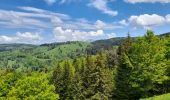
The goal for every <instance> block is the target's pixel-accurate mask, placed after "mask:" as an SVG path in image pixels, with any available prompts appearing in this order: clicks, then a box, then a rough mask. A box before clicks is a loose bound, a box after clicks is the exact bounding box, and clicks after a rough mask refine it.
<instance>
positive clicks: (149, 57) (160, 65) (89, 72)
mask: <svg viewBox="0 0 170 100" xmlns="http://www.w3.org/2000/svg"><path fill="white" fill-rule="evenodd" d="M55 66H56V67H55V69H54V70H53V71H52V72H47V71H44V72H43V71H41V72H39V73H38V72H27V73H22V72H20V73H16V72H13V71H12V72H11V71H8V70H5V71H1V73H3V74H1V76H0V79H2V80H0V99H1V98H5V99H9V98H13V99H12V100H15V99H17V100H18V99H21V100H22V99H28V100H30V99H31V100H34V99H35V100H39V98H40V99H41V100H42V99H44V100H47V99H48V100H54V99H60V100H139V99H140V98H147V97H151V96H154V95H160V94H165V93H170V37H169V36H164V37H158V36H156V35H154V33H153V32H152V31H147V33H146V35H145V36H143V37H138V38H137V39H136V40H135V41H134V40H133V39H132V38H131V37H130V36H128V37H127V38H126V39H125V40H124V42H123V43H122V44H121V45H120V46H119V47H118V48H117V49H115V48H114V49H113V50H101V51H100V52H98V53H97V54H96V55H87V56H86V57H78V58H74V59H65V60H63V61H61V62H60V63H56V64H55ZM11 74H12V75H11ZM18 74H19V75H18ZM20 74H21V75H20Z"/></svg>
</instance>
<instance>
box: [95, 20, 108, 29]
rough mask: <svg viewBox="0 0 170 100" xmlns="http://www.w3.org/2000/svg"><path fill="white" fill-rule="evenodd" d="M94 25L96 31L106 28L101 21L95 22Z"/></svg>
mask: <svg viewBox="0 0 170 100" xmlns="http://www.w3.org/2000/svg"><path fill="white" fill-rule="evenodd" d="M95 25H96V28H98V29H103V28H104V27H105V26H106V23H104V22H103V21H101V20H97V21H96V23H95Z"/></svg>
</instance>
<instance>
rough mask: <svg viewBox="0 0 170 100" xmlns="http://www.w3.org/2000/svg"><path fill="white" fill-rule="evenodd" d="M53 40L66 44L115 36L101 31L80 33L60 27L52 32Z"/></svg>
mask: <svg viewBox="0 0 170 100" xmlns="http://www.w3.org/2000/svg"><path fill="white" fill-rule="evenodd" d="M53 33H54V36H55V39H56V41H57V42H66V41H87V40H94V39H96V38H109V37H114V36H115V34H110V35H108V34H105V33H104V31H103V30H97V31H88V32H87V31H80V30H71V29H65V30H64V29H63V28H62V27H56V28H55V29H54V30H53Z"/></svg>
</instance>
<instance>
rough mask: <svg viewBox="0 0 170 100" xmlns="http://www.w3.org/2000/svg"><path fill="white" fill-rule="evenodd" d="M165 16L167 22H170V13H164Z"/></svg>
mask: <svg viewBox="0 0 170 100" xmlns="http://www.w3.org/2000/svg"><path fill="white" fill-rule="evenodd" d="M165 18H166V21H167V23H170V14H168V15H166V17H165Z"/></svg>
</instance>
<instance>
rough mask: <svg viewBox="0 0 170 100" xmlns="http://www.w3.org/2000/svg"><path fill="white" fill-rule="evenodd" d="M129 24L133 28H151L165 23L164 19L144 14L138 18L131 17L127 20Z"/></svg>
mask: <svg viewBox="0 0 170 100" xmlns="http://www.w3.org/2000/svg"><path fill="white" fill-rule="evenodd" d="M128 21H129V23H130V24H131V25H133V26H135V27H144V28H147V29H148V28H151V27H153V26H160V25H163V24H165V23H166V22H167V20H166V18H165V17H163V16H159V15H156V14H152V15H149V14H144V15H139V16H131V17H130V18H129V19H128Z"/></svg>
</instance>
